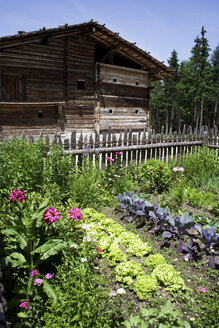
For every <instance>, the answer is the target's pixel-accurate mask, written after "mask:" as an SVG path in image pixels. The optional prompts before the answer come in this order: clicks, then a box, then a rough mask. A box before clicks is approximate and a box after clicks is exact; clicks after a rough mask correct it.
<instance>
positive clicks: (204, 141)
mask: <svg viewBox="0 0 219 328" xmlns="http://www.w3.org/2000/svg"><path fill="white" fill-rule="evenodd" d="M203 143H204V145H205V146H206V147H207V146H208V132H207V131H204V132H203Z"/></svg>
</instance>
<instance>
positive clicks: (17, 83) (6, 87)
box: [0, 75, 25, 101]
mask: <svg viewBox="0 0 219 328" xmlns="http://www.w3.org/2000/svg"><path fill="white" fill-rule="evenodd" d="M0 100H4V101H12V100H25V80H24V77H23V76H21V75H0Z"/></svg>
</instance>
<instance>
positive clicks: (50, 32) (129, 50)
mask: <svg viewBox="0 0 219 328" xmlns="http://www.w3.org/2000/svg"><path fill="white" fill-rule="evenodd" d="M75 34H83V35H86V36H88V37H89V38H91V39H93V40H94V41H95V42H96V43H99V44H101V45H102V46H104V47H105V48H107V49H111V48H112V49H113V48H114V49H115V53H118V54H120V55H122V56H123V57H125V58H129V59H130V60H132V61H134V62H136V63H137V64H138V65H140V66H141V67H142V69H145V70H148V71H149V72H150V75H151V77H152V79H153V80H160V79H165V78H171V77H174V76H175V73H174V72H173V71H172V70H171V69H169V68H168V67H167V66H166V65H164V64H163V63H162V62H160V61H158V60H157V59H155V58H154V57H152V56H151V55H150V54H149V53H147V52H146V51H144V50H142V49H140V48H138V47H137V46H136V45H135V44H134V43H132V42H129V41H126V40H125V39H123V38H122V37H121V36H119V33H116V32H112V31H110V30H109V29H107V28H106V27H105V26H104V25H100V24H98V23H97V22H93V21H90V22H87V23H82V24H77V25H68V24H65V25H62V26H59V27H57V28H50V29H46V28H45V27H43V28H41V29H40V30H38V31H33V32H24V31H18V34H16V35H12V36H5V37H1V38H0V50H1V49H4V48H9V47H13V46H16V45H20V44H25V43H30V42H33V41H39V40H43V39H46V38H59V37H62V36H66V35H75Z"/></svg>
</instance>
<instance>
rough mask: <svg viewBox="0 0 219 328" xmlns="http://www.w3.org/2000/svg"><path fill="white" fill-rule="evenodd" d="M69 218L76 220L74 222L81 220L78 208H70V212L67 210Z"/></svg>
mask: <svg viewBox="0 0 219 328" xmlns="http://www.w3.org/2000/svg"><path fill="white" fill-rule="evenodd" d="M69 217H70V219H72V220H76V221H80V220H82V219H83V218H82V213H81V209H80V208H78V207H75V208H72V209H71V210H69Z"/></svg>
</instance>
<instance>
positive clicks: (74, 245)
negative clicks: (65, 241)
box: [69, 244, 78, 248]
mask: <svg viewBox="0 0 219 328" xmlns="http://www.w3.org/2000/svg"><path fill="white" fill-rule="evenodd" d="M69 247H70V248H72V247H74V248H77V247H78V245H77V244H72V245H71V246H69Z"/></svg>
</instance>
